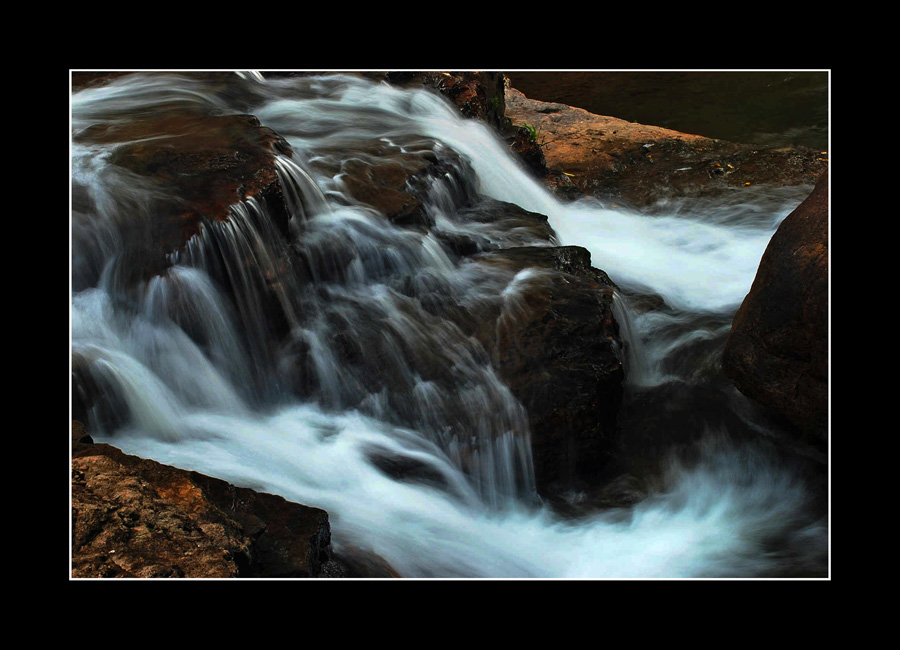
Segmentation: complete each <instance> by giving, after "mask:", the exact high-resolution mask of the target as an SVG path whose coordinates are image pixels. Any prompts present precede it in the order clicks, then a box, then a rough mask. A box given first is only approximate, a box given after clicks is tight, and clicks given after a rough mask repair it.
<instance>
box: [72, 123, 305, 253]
mask: <svg viewBox="0 0 900 650" xmlns="http://www.w3.org/2000/svg"><path fill="white" fill-rule="evenodd" d="M74 140H75V141H76V142H80V143H89V144H105V145H117V146H116V147H115V150H114V153H113V154H112V156H111V157H110V162H111V163H113V164H114V165H118V166H119V167H122V168H124V169H127V170H128V171H130V172H133V173H134V174H137V175H138V176H140V177H144V178H147V179H150V180H151V181H152V183H153V184H154V185H155V186H157V187H158V188H159V189H160V190H161V192H160V193H159V194H162V195H167V196H172V197H178V200H177V201H175V200H173V201H171V202H169V203H165V202H162V203H161V204H160V205H158V206H156V207H157V210H156V211H155V214H156V215H157V217H158V219H159V222H160V223H159V235H161V237H160V239H161V241H159V244H160V245H161V246H162V247H163V248H165V249H166V252H168V251H169V250H175V249H178V248H180V247H181V246H182V245H183V243H184V242H185V241H186V240H187V239H189V238H190V237H191V236H193V235H194V234H196V233H197V231H198V230H199V226H200V222H201V221H202V220H203V219H209V220H220V219H225V218H227V217H228V215H229V207H230V206H231V205H234V204H235V203H238V202H240V201H241V200H244V199H246V198H248V197H251V196H253V197H261V198H264V197H266V196H268V195H276V196H280V192H281V190H280V187H279V185H278V176H277V172H276V169H275V163H274V160H275V156H276V155H277V154H279V153H288V152H289V151H290V147H289V145H288V144H287V142H286V141H285V140H284V139H283V138H282V137H281V136H279V135H277V134H276V133H275V132H274V131H272V130H271V129H269V128H267V127H263V126H261V125H260V123H259V120H258V119H257V118H256V117H254V116H252V115H207V114H205V113H203V112H189V111H187V110H186V109H184V110H181V111H179V112H177V113H160V114H154V115H149V116H143V117H131V118H129V119H128V120H127V121H113V122H108V123H100V124H96V125H94V126H91V127H88V128H87V129H84V130H83V131H81V132H80V133H77V134H75V136H74ZM274 203H275V204H276V205H278V204H280V203H281V202H280V201H274ZM275 216H276V217H277V216H281V218H282V219H283V220H284V219H286V215H275ZM281 225H282V227H283V228H284V227H286V226H285V224H281Z"/></svg>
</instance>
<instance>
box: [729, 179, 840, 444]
mask: <svg viewBox="0 0 900 650" xmlns="http://www.w3.org/2000/svg"><path fill="white" fill-rule="evenodd" d="M828 210H829V203H828V178H827V176H822V178H821V180H820V181H819V182H818V184H817V185H816V187H815V189H814V190H813V192H812V194H810V196H809V197H808V198H807V199H806V200H805V201H804V202H803V203H801V204H800V205H799V206H798V207H797V209H796V210H794V211H793V212H792V213H791V214H790V215H788V217H787V218H786V219H785V220H784V221H783V222H782V224H781V225H780V226H779V228H778V230H777V232H776V233H775V235H773V237H772V240H771V241H770V242H769V245H768V247H767V248H766V252H765V254H764V255H763V257H762V260H761V262H760V264H759V269H758V271H757V274H756V278H755V280H754V281H753V286H752V287H751V289H750V292H749V293H748V294H747V297H746V298H745V299H744V301H743V303H742V304H741V307H740V309H739V310H738V312H737V314H736V315H735V317H734V323H733V325H732V330H731V335H730V337H729V339H728V342H727V344H726V346H725V351H724V354H723V357H722V367H723V369H724V370H725V372H726V373H727V374H728V375H729V376H730V377H731V378H732V379H733V381H734V383H735V385H736V386H737V387H738V389H739V390H740V391H741V392H742V393H744V394H745V395H747V396H749V397H751V398H753V399H754V400H756V401H757V402H760V403H761V404H763V405H765V406H767V407H769V408H771V409H772V410H774V411H775V412H776V413H779V414H781V415H782V416H783V417H784V418H786V419H787V420H788V421H789V422H791V423H793V424H794V425H795V426H796V427H797V428H798V429H799V430H800V431H801V432H803V433H804V434H805V435H806V436H808V437H810V438H811V439H813V440H818V441H824V440H827V437H828V354H829V349H828Z"/></svg>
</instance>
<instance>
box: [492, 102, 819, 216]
mask: <svg viewBox="0 0 900 650" xmlns="http://www.w3.org/2000/svg"><path fill="white" fill-rule="evenodd" d="M506 111H507V116H508V117H509V118H510V120H511V121H512V124H513V125H514V126H524V125H527V127H528V128H530V129H531V130H533V132H534V133H535V139H536V140H537V142H538V144H539V146H540V147H541V149H542V151H543V154H544V158H545V160H546V165H547V167H548V168H550V170H555V171H556V172H557V173H556V174H550V175H548V176H547V178H546V182H547V185H548V186H549V187H550V188H551V189H554V190H559V189H564V190H566V192H560V193H561V194H571V192H569V191H568V190H570V189H571V186H573V185H574V187H575V188H577V189H578V190H579V191H580V192H581V193H583V194H588V195H591V196H594V197H597V198H600V199H615V200H620V201H622V202H623V203H625V204H629V205H632V206H637V207H646V206H650V205H652V204H653V203H655V202H657V201H660V200H664V199H668V198H673V197H698V196H703V197H709V196H714V195H715V194H717V193H720V192H723V191H728V190H731V191H733V190H735V189H740V188H745V187H748V186H756V185H762V184H765V185H769V184H771V185H776V186H793V185H812V184H814V183H815V181H816V179H817V178H818V177H819V176H820V175H821V174H822V172H823V171H824V170H825V169H826V166H827V164H828V161H827V155H826V154H824V153H823V152H821V151H815V150H812V149H809V148H806V147H761V146H756V145H753V144H736V143H732V142H726V141H724V140H716V139H711V138H705V137H702V136H699V135H692V134H688V133H681V132H678V131H673V130H671V129H665V128H662V127H657V126H648V125H644V124H638V123H635V122H628V121H627V120H622V119H618V118H615V117H608V116H605V115H594V114H593V113H589V112H588V111H586V110H584V109H581V108H576V107H572V106H567V105H565V104H558V103H552V102H542V101H538V100H534V99H530V98H528V97H526V96H525V95H523V94H522V93H521V92H519V91H518V90H516V89H515V88H508V89H507V92H506ZM560 173H561V174H564V175H565V176H566V178H568V179H569V180H570V181H571V184H568V183H567V184H565V185H560V184H559V174H560Z"/></svg>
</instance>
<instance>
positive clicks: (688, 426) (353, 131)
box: [71, 73, 828, 579]
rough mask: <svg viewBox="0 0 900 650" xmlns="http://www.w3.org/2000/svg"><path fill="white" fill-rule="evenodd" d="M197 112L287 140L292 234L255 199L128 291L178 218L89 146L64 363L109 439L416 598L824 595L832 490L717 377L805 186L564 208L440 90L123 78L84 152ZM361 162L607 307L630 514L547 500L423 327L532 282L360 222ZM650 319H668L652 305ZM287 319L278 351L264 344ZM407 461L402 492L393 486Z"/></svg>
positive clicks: (145, 185) (655, 314) (110, 91)
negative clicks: (641, 451)
mask: <svg viewBox="0 0 900 650" xmlns="http://www.w3.org/2000/svg"><path fill="white" fill-rule="evenodd" d="M186 110H202V111H206V112H209V113H215V114H227V113H251V114H253V115H255V116H257V117H258V118H259V120H260V122H261V123H262V124H263V125H265V126H267V127H270V128H272V129H274V131H276V132H277V133H278V134H280V135H281V136H283V137H284V138H285V139H286V140H287V141H288V142H289V143H290V145H291V148H292V150H293V154H292V155H290V156H288V155H283V156H281V157H280V158H279V160H278V174H279V178H280V180H281V184H282V187H283V188H284V194H285V199H286V202H287V204H288V207H289V209H290V212H291V220H290V222H289V225H290V231H289V232H288V233H284V232H281V231H280V230H279V229H278V228H276V227H275V226H274V225H273V221H272V219H271V215H270V214H269V212H268V207H267V206H266V205H265V204H264V203H262V202H258V201H255V200H249V201H246V202H244V203H241V204H238V205H235V206H232V208H231V217H230V218H229V219H227V220H225V221H210V222H206V223H204V225H203V228H202V230H201V232H200V233H199V234H197V235H195V236H194V237H193V238H191V239H190V241H189V242H188V243H187V245H186V246H185V247H184V248H183V249H180V250H178V251H177V252H173V253H171V255H170V257H169V260H168V268H167V270H166V271H165V272H164V273H161V274H158V275H155V276H153V277H152V279H150V280H140V281H134V280H133V278H132V276H131V274H130V273H129V268H131V266H132V265H133V260H134V258H133V257H132V255H133V252H132V251H133V250H134V249H135V246H136V242H137V243H140V242H143V241H144V240H145V239H146V238H147V233H150V232H152V223H153V220H154V210H155V206H157V205H159V201H162V200H167V199H170V198H171V197H161V196H159V194H160V189H159V187H158V186H156V185H154V184H152V183H150V182H148V181H147V180H146V179H143V178H140V177H138V176H136V175H134V174H130V173H128V172H127V171H125V170H124V169H123V168H121V167H119V166H117V165H115V164H114V163H113V159H114V153H115V151H116V146H117V145H115V144H89V143H85V141H83V140H82V139H80V138H78V137H76V138H75V144H73V147H72V183H73V211H72V221H71V228H72V304H71V331H72V358H73V372H74V375H77V377H78V381H79V382H85V381H89V383H90V385H91V386H92V387H93V390H95V392H96V394H97V395H99V396H100V398H99V399H96V400H95V401H94V402H93V403H92V406H91V410H90V413H89V416H90V422H91V431H90V433H91V434H92V436H94V438H95V439H96V440H99V441H104V442H109V443H111V444H113V445H115V446H117V447H119V448H121V449H123V450H124V451H125V452H127V453H131V454H136V455H139V456H143V457H147V458H153V459H156V460H158V461H160V462H163V463H166V464H171V465H175V466H179V467H184V468H189V469H193V470H197V471H199V472H202V473H204V474H208V475H211V476H216V477H219V478H222V479H225V480H227V481H229V482H232V483H234V484H237V485H240V486H244V487H250V488H253V489H256V490H259V491H264V492H270V493H275V494H279V495H282V496H284V497H285V498H287V499H289V500H292V501H296V502H299V503H305V504H309V505H313V506H316V507H320V508H323V509H325V510H327V511H328V513H329V515H330V520H331V525H332V535H333V544H334V546H335V548H336V549H337V550H340V549H341V548H345V547H354V548H362V549H366V550H367V551H371V552H373V553H375V554H377V555H379V556H381V557H383V558H384V559H385V560H386V561H387V562H388V563H389V564H391V565H392V566H393V567H394V568H395V569H396V570H397V571H398V572H399V573H400V574H401V575H402V576H404V577H409V578H416V577H419V578H557V579H564V578H720V577H724V578H734V577H738V578H741V577H770V576H784V575H812V576H822V575H825V574H826V572H827V551H828V527H827V507H824V506H823V498H822V488H821V485H820V484H819V483H820V481H817V479H816V478H815V477H814V478H810V474H809V472H808V471H807V469H806V465H805V461H804V460H803V457H802V456H803V455H802V454H800V455H798V458H795V457H794V456H793V455H791V454H789V453H784V452H782V451H780V447H779V446H778V445H777V444H776V443H777V442H778V441H779V440H780V439H781V436H780V434H779V432H778V430H777V427H775V426H774V425H772V424H771V423H769V422H768V421H767V420H766V419H765V417H763V416H760V414H758V413H757V412H756V411H755V410H754V408H753V407H752V406H751V405H750V404H749V403H747V401H746V400H744V399H743V398H742V397H741V396H740V395H739V394H738V393H737V392H736V391H734V390H733V389H732V388H730V386H729V384H728V382H727V381H725V380H723V379H722V378H721V376H720V371H719V370H718V367H717V363H718V356H719V354H720V353H721V349H722V345H723V344H724V341H725V338H726V337H727V335H728V331H729V327H730V323H731V319H732V317H733V315H734V312H735V311H736V309H737V307H738V306H739V305H740V303H741V301H742V299H743V297H744V296H745V295H746V293H747V291H748V290H749V288H750V285H751V283H752V281H753V278H754V275H755V272H756V268H757V265H758V263H759V260H760V257H761V256H762V253H763V251H764V250H765V247H766V244H767V243H768V241H769V239H770V237H771V236H772V234H773V233H774V231H775V229H776V228H777V226H778V224H779V223H780V221H781V220H782V219H783V218H784V217H785V216H787V214H789V213H790V211H791V210H792V209H793V208H794V207H796V205H797V204H798V203H799V202H800V201H801V200H802V199H803V198H805V196H806V195H807V194H808V193H809V191H810V190H811V188H790V189H772V188H769V189H766V188H759V189H755V190H749V189H748V190H747V192H742V193H740V194H739V195H737V194H736V195H735V197H734V198H726V199H722V200H717V201H703V202H700V201H694V202H690V203H688V202H678V203H675V202H673V203H672V204H671V205H666V206H657V208H656V209H655V210H654V214H653V215H650V214H640V213H636V212H631V211H624V210H621V209H618V208H615V207H614V206H611V205H604V204H602V203H600V202H598V201H595V200H582V201H578V202H576V203H561V202H559V201H557V200H556V199H555V198H554V197H553V196H551V195H550V194H548V193H547V192H546V191H545V190H544V189H543V188H542V187H541V186H539V185H538V184H537V183H536V182H535V181H534V180H532V178H531V177H530V176H529V175H528V173H527V172H525V171H524V170H523V169H522V168H521V167H520V166H519V165H518V164H517V163H516V161H514V160H513V158H512V157H511V156H510V154H509V152H508V150H507V149H506V147H505V145H504V144H503V143H502V142H501V141H500V140H499V139H498V138H497V137H496V135H495V134H494V133H493V132H492V131H491V130H490V129H489V128H488V127H487V126H485V125H484V124H481V123H479V122H477V121H474V120H466V119H463V118H462V117H460V115H459V113H458V111H456V109H454V108H452V107H451V106H450V105H449V104H447V103H446V102H445V100H444V99H442V98H441V97H439V96H437V95H436V94H433V93H430V92H426V91H424V90H403V89H398V88H395V87H390V86H388V85H386V84H379V83H375V82H373V81H369V80H366V79H363V78H359V77H353V76H344V75H324V74H323V75H321V76H304V77H290V78H271V79H268V78H264V77H263V76H262V75H259V74H251V73H244V74H240V75H234V76H233V79H232V80H231V81H229V82H228V83H225V84H223V83H221V81H217V82H215V83H214V82H210V81H206V80H203V79H200V78H194V77H190V76H186V75H177V74H148V75H131V76H127V77H123V78H121V79H118V80H116V81H114V82H112V83H110V84H108V85H106V86H104V87H99V88H87V89H84V90H80V91H79V92H77V93H75V94H73V96H72V130H73V133H74V134H76V135H77V134H80V133H82V132H83V131H84V130H85V129H88V128H96V126H97V125H103V126H106V127H110V126H115V125H120V124H122V123H124V122H126V121H127V120H128V119H131V118H132V117H133V116H136V115H163V114H170V113H178V112H180V111H186ZM159 137H163V136H159ZM373 141H374V142H379V143H382V145H383V146H384V147H387V148H392V149H395V150H400V151H419V150H430V151H432V152H433V153H434V155H436V156H438V157H439V158H441V159H445V158H444V157H445V156H446V160H451V161H456V162H455V163H454V164H455V166H454V167H453V168H452V169H453V171H452V173H448V174H447V175H446V176H445V177H443V178H438V179H435V180H434V182H433V184H432V186H431V187H430V188H429V189H428V197H429V198H428V201H427V202H426V203H427V209H428V212H429V215H430V216H431V218H433V220H434V223H435V224H436V225H437V226H438V227H439V228H440V229H441V230H442V231H443V232H447V233H454V234H459V235H466V236H470V237H474V238H477V239H479V240H481V241H490V242H491V244H492V246H495V247H506V246H520V245H523V244H531V245H548V242H547V241H544V240H541V239H539V238H535V237H534V236H533V235H532V234H530V233H529V232H526V231H519V230H510V229H508V228H505V227H503V225H502V224H492V223H483V222H474V221H466V220H464V219H461V218H459V216H458V214H457V210H458V208H459V206H460V205H461V202H462V199H461V197H464V196H471V195H472V194H473V193H474V194H479V195H483V196H486V197H490V198H492V199H497V200H501V201H506V202H510V203H515V204H517V205H519V206H521V207H523V208H525V209H527V210H530V211H533V212H537V213H540V214H544V215H547V216H548V218H549V220H550V225H551V226H552V227H553V229H554V230H555V232H556V235H557V237H558V240H559V243H561V244H571V245H579V246H584V247H586V248H587V249H588V250H589V251H590V252H591V255H592V264H593V266H595V267H597V268H599V269H602V270H604V271H606V272H607V273H608V274H609V276H610V277H611V278H612V279H613V281H614V282H616V284H617V285H618V286H619V287H620V292H619V294H618V295H617V297H616V316H617V320H618V321H619V324H620V328H621V330H622V332H623V334H624V335H625V337H626V338H627V339H628V343H629V345H628V358H627V359H626V360H625V366H626V370H627V393H626V405H625V408H624V410H623V429H624V435H625V436H626V437H628V439H630V440H634V441H635V443H634V444H635V445H638V446H640V445H642V444H646V448H647V450H648V452H647V453H651V452H652V454H654V456H653V463H652V465H653V468H654V469H653V471H652V472H648V474H647V476H646V477H645V476H641V475H638V472H637V470H636V469H634V470H633V474H631V475H630V477H631V478H632V479H634V480H636V481H637V482H638V483H639V484H640V489H639V490H637V493H638V497H637V498H635V499H632V500H631V501H630V502H628V503H626V504H622V505H618V506H617V507H612V508H606V509H593V510H587V511H586V512H585V513H583V514H581V515H573V514H571V513H569V514H562V513H561V512H560V511H559V510H558V509H557V508H553V507H550V506H549V505H546V504H543V503H542V502H541V499H540V498H539V497H538V496H537V494H536V489H535V481H534V471H533V467H532V460H531V451H530V433H529V428H528V418H527V415H526V413H525V412H524V409H523V407H522V406H521V404H520V403H519V402H518V401H517V400H516V399H515V398H514V397H513V395H512V394H511V392H510V391H509V389H508V388H507V387H506V386H505V385H504V384H503V382H502V381H501V380H500V379H499V377H498V376H497V374H496V373H495V372H494V370H493V368H492V366H491V363H490V357H489V355H488V354H487V352H486V351H485V350H484V349H482V348H481V347H480V346H479V345H478V344H477V343H476V342H475V341H474V340H473V339H472V338H470V337H469V336H467V335H465V334H464V332H463V331H462V330H461V329H460V327H459V326H458V325H457V324H456V323H455V322H453V321H452V320H451V319H448V318H445V317H443V316H441V313H440V311H437V310H434V309H429V305H430V302H429V301H434V300H440V301H441V304H445V305H446V304H452V305H454V307H455V308H456V309H458V310H460V311H463V312H465V311H466V310H475V309H478V308H479V306H480V305H485V304H491V305H498V306H499V309H500V310H501V314H502V317H503V318H515V317H516V313H517V312H516V310H517V309H518V308H520V306H519V305H518V303H517V295H518V293H517V292H518V290H519V288H521V287H522V286H524V285H525V284H527V283H533V282H541V281H542V277H541V273H539V272H538V271H536V270H533V269H527V270H526V271H523V272H520V273H518V274H514V273H511V272H508V271H506V270H504V269H502V268H494V267H490V266H486V265H483V264H476V263H472V262H471V261H468V260H466V259H465V258H462V259H460V258H457V257H455V256H453V255H452V254H450V252H449V251H448V250H447V249H446V248H445V247H444V245H443V244H442V242H441V241H440V240H439V239H438V238H436V237H435V236H434V233H433V232H430V231H420V230H414V229H404V228H400V227H396V226H394V225H392V224H390V223H388V222H387V221H386V220H385V219H384V218H383V216H382V215H380V214H378V213H377V212H376V211H374V210H373V209H371V208H369V207H367V206H365V205H360V204H358V203H356V202H354V201H352V200H350V199H349V198H348V194H347V192H346V188H345V186H344V184H343V183H344V180H343V176H342V174H341V173H340V172H338V173H335V174H330V175H329V174H323V173H322V172H321V169H323V168H324V167H323V166H322V165H321V164H320V163H330V162H334V163H335V165H337V167H336V168H339V167H340V164H341V162H342V161H341V160H339V159H336V158H335V159H334V160H332V158H334V157H335V156H340V155H346V152H347V151H358V152H359V153H358V154H357V155H358V156H359V157H360V158H361V159H363V158H364V157H365V155H366V154H365V153H364V150H365V148H366V147H367V146H369V145H370V143H371V142H373ZM341 152H343V153H341ZM326 166H327V165H326ZM316 170H320V171H316ZM273 278H274V279H275V280H273ZM226 286H227V287H229V291H230V293H229V292H226V291H225V290H224V287H226ZM264 296H265V298H264ZM273 296H274V298H273ZM648 296H652V297H653V299H654V300H656V301H657V302H656V303H655V305H656V306H655V307H653V308H646V307H642V306H641V305H642V304H643V303H642V298H646V297H648ZM660 305H662V306H660ZM276 321H277V323H278V324H279V325H278V327H280V328H281V329H280V330H279V331H288V332H289V333H290V336H289V337H288V340H287V343H286V342H285V340H284V339H275V338H274V337H272V336H271V335H270V334H271V332H272V331H273V327H275V326H274V325H273V323H274V322H276ZM74 375H73V376H74ZM297 395H304V396H305V397H303V398H300V397H297ZM669 439H672V440H678V441H680V442H683V443H684V445H682V447H679V448H686V449H689V450H690V452H689V453H678V452H677V449H676V448H675V447H674V446H672V447H671V448H670V446H668V445H666V444H664V443H660V442H659V441H665V440H669ZM648 441H649V442H648ZM657 443H658V444H657ZM398 463H399V464H400V465H402V466H403V467H407V468H413V470H412V471H413V475H414V479H413V480H410V479H409V478H408V477H406V478H400V477H398V476H397V475H396V473H395V472H394V473H392V472H390V471H385V468H386V467H388V466H391V467H397V466H398ZM416 477H417V478H416ZM571 496H572V499H573V502H575V501H577V500H578V498H579V495H571Z"/></svg>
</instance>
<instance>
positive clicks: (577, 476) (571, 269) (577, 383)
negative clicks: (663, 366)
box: [475, 246, 624, 494]
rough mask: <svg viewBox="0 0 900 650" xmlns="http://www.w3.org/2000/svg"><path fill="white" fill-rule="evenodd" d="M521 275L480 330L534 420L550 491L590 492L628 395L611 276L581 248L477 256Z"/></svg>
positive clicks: (543, 478) (542, 487) (538, 460)
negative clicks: (587, 488)
mask: <svg viewBox="0 0 900 650" xmlns="http://www.w3.org/2000/svg"><path fill="white" fill-rule="evenodd" d="M477 259H478V260H479V262H480V263H484V264H490V265H497V266H501V267H503V268H506V269H508V270H510V271H513V272H515V273H516V274H517V275H516V276H515V280H514V284H515V285H516V286H515V287H510V288H508V290H507V302H506V304H505V305H504V307H503V309H502V310H500V311H499V312H498V313H492V314H484V315H483V320H482V322H481V323H480V325H479V327H478V329H477V330H476V332H475V336H476V337H477V338H478V339H479V340H480V341H482V344H483V345H484V346H485V348H486V349H487V350H488V351H489V352H490V353H491V357H492V362H493V364H494V366H495V368H496V369H497V370H498V372H499V374H500V376H501V377H502V378H503V380H504V381H505V383H506V384H507V385H508V386H509V388H510V390H511V391H512V392H513V394H514V395H515V396H516V397H517V398H518V399H519V400H520V401H521V402H522V404H523V406H524V407H525V409H526V411H527V412H528V418H529V421H530V423H531V436H532V450H533V455H534V466H535V477H536V481H537V485H538V490H539V492H541V493H542V494H548V493H558V492H562V491H568V490H572V489H577V488H578V487H579V486H582V485H589V484H591V483H592V482H593V481H595V480H597V479H598V478H599V472H600V470H601V468H602V467H603V466H604V464H605V463H606V462H607V460H608V459H609V458H610V456H611V454H612V452H613V448H614V443H615V437H616V419H617V415H618V411H619V407H620V405H621V401H622V395H623V382H624V369H623V365H622V361H621V359H620V350H621V340H620V337H619V327H618V324H617V323H616V321H615V319H614V318H613V313H612V292H613V289H614V288H615V285H614V284H613V282H612V281H611V280H610V279H609V277H608V276H607V275H606V274H605V273H604V272H603V271H600V270H598V269H595V268H593V267H592V266H591V265H590V253H589V252H588V251H587V250H585V249H584V248H581V247H578V246H561V247H541V246H528V247H517V248H509V249H503V250H499V251H494V252H491V253H487V254H484V255H483V256H480V257H479V258H477Z"/></svg>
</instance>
